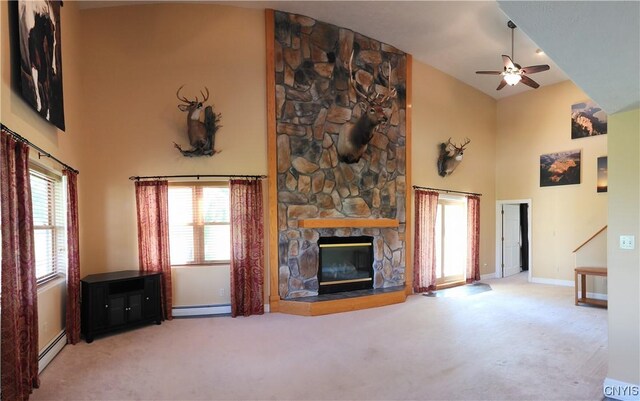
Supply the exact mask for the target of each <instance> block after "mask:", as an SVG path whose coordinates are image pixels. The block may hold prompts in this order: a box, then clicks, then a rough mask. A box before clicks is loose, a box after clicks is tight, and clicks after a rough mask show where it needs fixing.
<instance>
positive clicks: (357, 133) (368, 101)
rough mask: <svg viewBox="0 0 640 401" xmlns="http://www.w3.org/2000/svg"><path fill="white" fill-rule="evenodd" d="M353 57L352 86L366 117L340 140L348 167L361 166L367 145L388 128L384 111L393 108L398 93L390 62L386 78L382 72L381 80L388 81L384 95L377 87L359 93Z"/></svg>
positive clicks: (351, 66) (372, 85) (341, 152)
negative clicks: (383, 129) (394, 84)
mask: <svg viewBox="0 0 640 401" xmlns="http://www.w3.org/2000/svg"><path fill="white" fill-rule="evenodd" d="M353 54H354V52H353V51H352V52H351V57H350V59H349V84H350V85H351V86H352V87H353V90H354V91H355V93H356V96H357V99H358V106H356V107H360V108H361V109H362V114H361V115H360V117H359V118H358V120H357V121H356V123H355V124H354V125H353V126H352V127H351V129H350V130H349V131H347V132H345V133H344V134H340V136H339V137H338V146H337V151H338V157H339V159H340V161H341V162H344V163H349V164H351V163H357V162H358V161H360V158H361V157H362V154H363V153H364V152H365V150H366V149H367V144H368V143H369V141H371V138H372V137H373V134H374V132H376V131H377V130H380V129H381V128H382V127H384V126H386V124H387V122H388V120H389V119H388V118H387V115H386V114H385V111H384V109H385V108H388V107H390V103H391V101H392V100H393V98H395V97H396V95H397V91H396V89H395V88H393V89H391V62H388V73H387V76H384V71H383V70H384V68H381V71H380V76H381V78H383V79H385V80H386V81H387V88H382V90H383V92H378V91H377V90H376V85H375V83H373V84H371V85H370V86H369V88H367V89H366V90H365V89H364V88H362V89H359V88H358V83H357V82H356V80H355V79H354V78H355V77H354V73H353Z"/></svg>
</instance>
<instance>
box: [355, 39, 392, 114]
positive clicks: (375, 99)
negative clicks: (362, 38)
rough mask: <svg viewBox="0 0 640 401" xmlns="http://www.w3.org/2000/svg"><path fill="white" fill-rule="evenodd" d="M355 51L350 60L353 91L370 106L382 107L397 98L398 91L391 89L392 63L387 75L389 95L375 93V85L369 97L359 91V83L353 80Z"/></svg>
mask: <svg viewBox="0 0 640 401" xmlns="http://www.w3.org/2000/svg"><path fill="white" fill-rule="evenodd" d="M354 53H355V52H354V51H353V50H352V51H351V57H350V58H349V83H350V84H351V86H352V87H353V90H355V92H356V94H357V95H359V96H360V97H362V98H364V100H365V101H366V102H367V103H368V104H376V105H378V106H382V105H383V104H384V103H386V102H387V101H389V100H390V99H392V98H394V97H396V95H397V90H396V88H393V89H391V62H389V63H388V64H389V73H388V75H387V85H388V87H387V93H386V94H382V93H378V92H376V91H375V85H373V86H374V90H373V93H371V94H369V95H367V94H365V93H363V92H362V91H360V90H359V89H358V85H357V82H356V81H355V80H354V79H353V55H354ZM369 92H371V90H369Z"/></svg>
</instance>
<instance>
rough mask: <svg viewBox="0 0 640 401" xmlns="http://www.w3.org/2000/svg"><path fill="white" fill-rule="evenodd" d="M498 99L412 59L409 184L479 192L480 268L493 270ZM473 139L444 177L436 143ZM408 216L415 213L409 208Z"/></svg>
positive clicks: (489, 271)
mask: <svg viewBox="0 0 640 401" xmlns="http://www.w3.org/2000/svg"><path fill="white" fill-rule="evenodd" d="M496 129H497V127H496V101H495V100H494V99H493V98H491V97H489V96H487V95H485V94H483V93H481V92H480V91H478V90H476V89H473V88H472V87H470V86H468V85H466V84H464V83H462V82H460V81H458V80H456V79H455V78H453V77H451V76H449V75H447V74H445V73H443V72H441V71H439V70H436V69H435V68H433V67H431V66H429V65H426V64H423V63H421V62H419V61H416V60H415V59H414V62H413V127H412V151H411V160H412V174H413V178H412V181H413V185H419V186H427V187H435V188H441V189H451V190H458V191H467V192H477V193H482V198H481V201H480V271H481V273H482V274H491V273H493V272H495V266H494V264H495V251H494V247H495V243H494V241H495V223H494V222H495V195H494V194H495V188H496V180H495V174H494V161H495V159H496V148H495V132H496ZM449 137H451V138H452V141H454V142H462V141H463V140H464V139H465V137H466V138H469V139H471V143H470V144H469V145H468V146H467V150H466V151H465V153H464V159H463V161H462V163H461V164H460V165H459V166H458V167H457V169H456V170H455V171H454V172H453V174H451V175H450V176H448V177H444V178H443V177H440V176H439V175H438V169H437V167H436V161H437V160H438V151H439V148H438V145H439V143H441V142H446V141H447V139H449ZM412 215H413V216H415V214H414V213H413V212H412Z"/></svg>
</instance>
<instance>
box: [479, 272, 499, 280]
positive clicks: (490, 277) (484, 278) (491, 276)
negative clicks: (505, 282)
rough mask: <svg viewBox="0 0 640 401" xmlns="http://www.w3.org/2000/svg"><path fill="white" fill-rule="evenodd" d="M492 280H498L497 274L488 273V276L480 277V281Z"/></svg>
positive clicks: (482, 275)
mask: <svg viewBox="0 0 640 401" xmlns="http://www.w3.org/2000/svg"><path fill="white" fill-rule="evenodd" d="M492 278H496V274H495V273H487V274H481V275H480V280H488V279H492Z"/></svg>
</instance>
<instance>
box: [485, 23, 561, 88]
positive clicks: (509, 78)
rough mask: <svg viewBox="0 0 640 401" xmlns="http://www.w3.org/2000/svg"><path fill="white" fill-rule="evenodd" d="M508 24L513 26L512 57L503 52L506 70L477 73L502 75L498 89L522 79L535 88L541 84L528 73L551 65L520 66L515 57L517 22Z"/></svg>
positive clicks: (539, 70)
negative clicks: (514, 45) (514, 38)
mask: <svg viewBox="0 0 640 401" xmlns="http://www.w3.org/2000/svg"><path fill="white" fill-rule="evenodd" d="M507 26H508V27H509V28H511V57H509V56H507V55H505V54H503V55H502V62H503V63H504V71H476V74H488V75H502V80H501V81H500V85H498V87H497V88H496V90H500V89H502V88H504V87H505V86H506V85H511V86H514V85H516V84H517V83H518V82H520V81H522V83H523V84H525V85H527V86H530V87H532V88H534V89H537V88H538V87H540V85H539V84H538V83H537V82H536V81H534V80H533V79H531V78H529V77H528V76H527V74H535V73H536V72H542V71H547V70H548V69H549V66H548V65H547V64H541V65H532V66H529V67H524V68H522V67H520V64H517V63H514V62H513V60H512V58H513V30H514V29H515V28H516V24H514V23H513V22H512V21H509V22H508V23H507Z"/></svg>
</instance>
